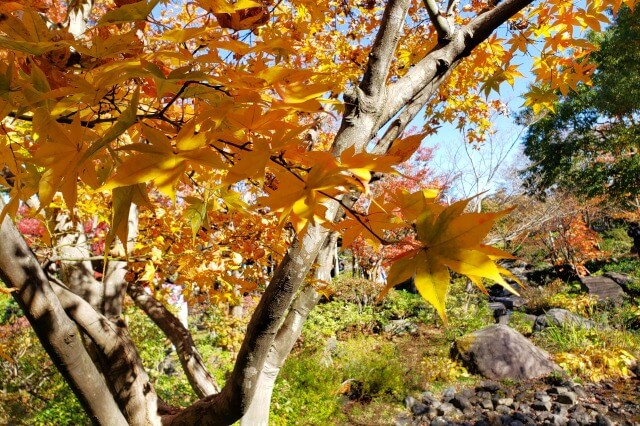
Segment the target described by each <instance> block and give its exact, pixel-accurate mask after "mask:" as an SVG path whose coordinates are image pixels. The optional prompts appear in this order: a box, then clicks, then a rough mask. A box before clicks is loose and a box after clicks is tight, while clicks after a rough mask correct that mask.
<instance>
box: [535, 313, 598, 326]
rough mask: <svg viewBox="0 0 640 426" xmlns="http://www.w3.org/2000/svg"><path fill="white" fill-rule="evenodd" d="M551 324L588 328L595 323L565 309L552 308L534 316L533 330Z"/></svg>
mask: <svg viewBox="0 0 640 426" xmlns="http://www.w3.org/2000/svg"><path fill="white" fill-rule="evenodd" d="M552 325H553V326H556V327H563V326H575V327H582V328H586V329H590V328H594V327H595V325H596V324H595V323H594V322H593V321H591V320H588V319H586V318H584V317H581V316H580V315H576V314H574V313H572V312H569V311H567V310H566V309H558V308H553V309H549V311H547V312H546V313H544V314H542V315H539V316H538V318H536V322H535V323H534V324H533V331H542V330H544V329H545V328H547V327H551V326H552Z"/></svg>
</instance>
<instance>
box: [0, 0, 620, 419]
mask: <svg viewBox="0 0 640 426" xmlns="http://www.w3.org/2000/svg"><path fill="white" fill-rule="evenodd" d="M64 6H65V5H64V4H58V3H57V2H52V3H47V2H44V4H43V3H41V2H33V3H31V2H24V3H20V2H9V3H3V4H2V5H0V8H1V9H0V13H1V15H0V18H1V19H0V32H1V33H2V35H1V36H0V48H2V51H0V55H2V58H3V61H2V62H0V111H2V117H3V120H2V134H1V135H0V137H1V139H0V141H1V142H0V158H1V159H2V161H3V163H4V164H3V173H2V185H3V186H4V187H5V188H6V190H7V191H8V192H9V194H8V195H9V197H8V199H7V202H6V206H4V207H3V209H2V215H3V220H2V222H1V223H2V226H1V228H0V278H1V279H2V281H3V282H4V283H5V284H6V286H7V287H8V289H9V291H11V292H12V294H13V296H14V298H15V299H16V301H17V302H18V304H19V305H20V307H21V309H22V310H23V311H24V313H25V316H26V317H27V319H28V320H29V322H30V324H31V326H32V327H33V329H34V330H35V332H36V334H37V335H38V338H39V340H40V341H41V343H42V345H43V346H44V347H45V349H46V350H47V352H48V353H49V355H50V357H51V359H52V361H53V363H54V364H55V366H56V367H57V368H58V370H59V371H60V372H61V373H62V375H63V377H64V378H65V380H66V381H67V382H68V383H69V385H70V387H71V389H72V390H73V391H74V393H75V394H76V396H77V397H78V400H79V401H80V403H81V404H82V406H83V408H84V409H85V410H86V411H87V413H88V415H89V416H90V418H91V419H92V421H94V422H95V423H102V424H109V425H119V424H134V425H137V424H159V423H160V422H162V423H164V424H175V425H179V424H231V423H233V422H235V421H237V420H238V419H240V418H241V417H242V418H243V422H246V423H247V424H260V423H266V421H267V415H268V411H267V412H266V413H265V407H268V401H269V400H270V396H271V389H272V387H273V381H274V379H275V376H276V375H277V373H278V371H279V368H280V366H281V365H282V363H283V362H284V359H285V358H286V356H287V354H288V353H289V351H290V350H291V347H292V345H293V343H294V342H295V339H296V337H297V336H298V335H299V333H300V327H301V324H302V322H303V320H304V318H305V317H306V315H307V313H308V312H309V310H310V309H311V308H312V307H313V305H314V304H315V302H316V301H317V293H316V291H315V288H314V287H313V283H314V282H317V281H318V280H325V281H326V280H327V279H328V278H327V277H328V270H330V269H331V266H332V265H331V262H330V261H329V259H331V258H332V257H331V256H330V254H331V253H332V250H333V247H334V246H335V241H336V239H337V236H338V234H341V235H342V236H343V237H344V235H346V234H350V235H351V237H352V238H353V237H354V236H358V235H363V237H364V238H365V239H367V240H369V241H370V242H372V243H373V244H379V245H386V244H391V243H394V241H389V240H388V232H389V231H392V230H396V231H397V230H400V229H407V230H408V232H411V230H415V239H414V241H413V242H411V243H410V244H409V246H408V247H407V249H406V250H405V251H404V253H403V256H402V257H401V258H398V259H397V260H396V262H395V263H394V264H393V266H392V267H391V271H390V277H389V282H388V287H387V289H388V288H389V287H390V286H393V285H394V284H396V283H397V282H400V281H403V280H405V279H407V278H409V277H411V276H415V281H416V286H417V288H418V290H419V291H420V292H421V294H422V295H423V296H424V297H425V298H426V299H427V300H428V301H429V302H430V303H432V304H433V305H434V306H435V308H436V310H437V311H438V313H439V314H440V315H441V317H442V318H443V319H444V320H446V316H445V314H444V313H445V311H444V304H445V298H446V293H447V288H448V285H449V281H450V275H449V270H453V271H455V272H458V273H460V274H463V275H467V276H469V277H470V278H471V279H472V280H473V281H474V282H475V283H476V284H477V285H478V286H479V287H481V288H484V287H483V282H482V279H483V278H487V279H490V280H493V281H496V282H499V283H501V284H503V285H505V286H507V284H506V282H505V281H504V279H503V275H508V272H507V271H506V270H504V269H502V268H501V267H500V266H499V265H496V263H495V261H496V260H498V259H500V258H505V257H509V255H508V254H507V253H504V252H501V251H499V250H497V249H493V248H491V247H488V246H485V245H483V244H482V240H483V238H484V236H485V235H486V233H487V231H488V230H489V229H490V227H491V225H492V224H493V222H494V221H495V220H497V219H499V218H500V217H502V216H503V215H504V214H506V212H498V213H489V214H486V215H481V214H477V213H476V214H463V212H464V210H465V208H466V206H467V204H468V203H469V200H462V201H459V202H457V203H454V204H452V205H451V206H443V205H441V204H439V203H438V202H437V200H436V198H435V194H434V193H433V192H430V191H417V192H413V193H411V192H409V191H395V192H394V193H392V194H389V195H387V194H385V195H384V196H383V197H375V196H374V195H372V191H370V190H369V183H370V181H371V177H372V173H374V172H381V173H396V172H397V171H395V170H396V169H395V167H396V166H397V165H398V164H401V163H403V162H404V161H406V160H407V159H408V158H409V157H410V156H411V154H412V153H413V152H414V151H415V150H416V149H417V148H418V147H419V145H420V141H421V136H415V135H413V136H407V137H403V132H404V130H405V129H406V127H407V126H408V124H409V123H410V122H411V121H412V120H413V119H414V118H415V117H416V116H417V115H418V114H419V113H420V112H421V111H422V110H423V109H424V110H425V111H426V114H427V115H428V117H429V120H427V124H426V127H425V133H426V134H428V133H430V132H431V133H432V132H434V131H435V130H436V129H437V127H438V122H439V121H441V120H446V121H451V122H459V121H465V122H468V121H470V120H471V121H474V122H476V123H478V125H477V132H470V133H469V134H470V135H472V136H473V137H472V139H481V138H482V131H483V129H487V128H488V127H489V126H490V123H489V120H488V116H489V115H488V114H489V111H490V108H489V107H488V105H487V103H486V102H485V98H484V97H483V96H480V94H481V93H485V94H486V93H487V92H490V91H492V90H498V89H499V87H500V85H501V83H502V82H509V83H512V82H513V79H514V77H516V76H517V75H518V74H519V72H518V70H517V65H515V63H514V62H512V61H513V60H514V59H515V58H516V57H517V54H518V52H520V53H527V51H528V46H529V43H530V42H534V43H538V44H540V51H541V56H540V61H541V62H538V63H537V65H536V66H534V68H533V70H532V71H533V72H534V73H535V74H536V76H537V78H538V79H540V80H542V81H548V82H549V83H550V86H549V88H548V91H542V90H540V89H535V90H532V91H531V92H530V93H529V94H528V95H527V103H528V104H530V105H533V108H534V110H535V111H536V112H538V109H539V107H544V106H545V105H546V104H547V103H548V102H547V100H548V98H549V94H550V93H553V91H554V90H556V89H562V88H565V87H574V88H575V84H576V83H577V82H581V81H587V80H588V78H589V70H590V68H589V67H588V66H586V65H585V64H586V63H585V61H584V60H578V59H579V58H584V57H585V56H587V55H588V54H589V52H590V51H591V50H592V49H593V46H592V45H591V44H589V43H588V42H586V41H584V40H583V35H584V30H586V29H587V28H591V29H594V30H598V29H599V27H600V23H601V22H603V21H605V20H606V19H607V18H606V16H605V14H604V10H605V9H606V8H609V7H613V8H614V12H615V11H617V10H618V9H619V8H620V6H621V3H619V2H614V3H611V4H609V3H605V2H600V1H598V2H587V3H586V4H585V5H583V6H582V7H581V6H577V5H574V4H572V3H567V2H554V1H548V2H547V1H542V2H540V3H538V4H533V2H532V0H505V1H503V2H498V3H494V2H482V1H473V2H469V3H466V2H465V3H464V4H459V2H457V1H451V2H449V3H448V4H446V5H444V4H438V3H437V2H434V1H431V0H428V1H425V2H424V4H419V3H417V2H414V3H411V2H409V1H408V0H393V1H390V2H387V3H376V2H365V3H357V4H349V3H345V2H342V1H335V2H333V1H330V2H323V3H317V2H313V1H305V0H303V1H301V2H277V3H271V2H268V1H264V2H261V3H258V2H254V1H250V0H248V1H238V2H235V3H233V2H227V1H224V0H222V1H209V0H198V1H195V2H186V3H181V4H163V5H160V2H159V1H158V0H150V1H146V0H143V1H140V2H134V3H130V2H127V1H118V2H116V4H115V7H114V6H113V5H111V4H110V3H109V4H107V3H102V2H96V3H95V4H93V3H91V2H89V3H87V2H73V3H71V4H70V5H69V7H68V8H67V9H66V10H64ZM441 8H444V10H441ZM63 10H64V12H63ZM63 17H68V19H63ZM78 20H81V21H83V22H78ZM76 24H77V25H76ZM83 24H84V25H83ZM574 25H575V26H576V28H574ZM68 27H71V31H70V30H69V28H68ZM499 28H502V29H503V31H502V33H504V36H502V35H500V36H498V35H497V34H496V30H498V29H499ZM83 30H84V32H83ZM570 46H575V49H573V50H572V54H571V55H561V54H559V53H558V52H562V51H563V50H564V49H565V48H566V47H570ZM541 63H544V66H540V64H541ZM560 70H562V71H563V72H562V74H557V73H558V71H560ZM557 75H560V76H561V78H556V77H557ZM552 77H553V78H552ZM545 90H547V89H545ZM322 96H325V97H324V98H322ZM327 114H332V115H335V116H336V117H339V120H337V121H336V123H335V126H333V127H332V126H331V123H329V124H324V123H323V122H322V120H320V118H319V117H320V116H324V115H327ZM314 132H315V133H316V136H314ZM359 196H363V197H369V203H368V204H369V206H374V207H373V208H372V207H370V208H369V210H368V211H366V212H362V211H357V210H355V209H354V208H353V204H352V203H353V202H355V199H357V198H358V197H359ZM21 202H23V203H27V204H28V205H30V207H31V208H32V209H33V211H34V217H37V218H40V220H41V221H42V223H43V224H45V225H46V226H45V229H46V231H47V232H44V233H43V237H42V238H43V242H44V243H45V244H47V248H46V249H45V248H42V249H41V250H36V251H35V252H34V251H33V250H31V249H30V247H29V246H28V245H27V243H26V241H25V239H24V238H23V237H22V235H21V234H20V232H19V231H18V229H17V228H16V226H15V223H14V222H13V220H12V219H11V218H12V217H15V214H16V212H17V210H18V209H19V207H20V205H21ZM3 204H4V203H3ZM107 204H108V205H110V206H111V214H110V215H109V216H110V217H108V223H109V230H108V232H107V233H106V235H105V236H104V241H103V244H104V249H103V250H104V254H103V255H102V256H101V258H102V263H101V264H97V265H96V264H94V263H93V262H94V261H95V260H96V259H95V256H94V255H95V253H93V252H92V251H93V250H96V248H95V247H93V246H92V241H91V240H89V239H88V237H87V234H94V235H96V234H98V233H99V232H98V230H97V228H98V227H99V226H100V223H101V222H102V221H101V220H98V219H99V218H100V214H102V215H103V216H104V215H105V214H104V213H103V211H102V210H103V209H102V208H101V206H104V205H107ZM145 215H148V216H145ZM180 216H182V218H183V219H185V220H184V222H182V223H184V226H179V225H177V224H178V223H180V222H175V221H174V219H175V218H178V217H180ZM89 218H92V219H94V220H88V219H89ZM157 219H160V224H162V223H163V222H164V224H163V226H164V225H166V228H162V229H160V232H158V231H159V230H158V226H156V225H157V224H158V222H157V221H156V220H157ZM262 219H265V220H266V221H267V222H268V223H267V224H263V223H262ZM271 220H273V222H274V223H275V225H276V228H275V229H276V230H277V232H276V233H275V234H272V233H271V231H269V229H270V228H269V227H270V225H269V224H270V223H271V222H270V221H271ZM154 222H155V223H156V225H150V226H147V225H145V223H154ZM87 223H88V224H87ZM85 224H87V225H86V226H85ZM242 224H255V225H257V226H260V229H259V231H256V232H254V233H253V234H252V233H251V232H252V231H255V227H254V226H247V227H246V229H244V230H243V231H242V232H245V231H246V234H245V235H247V236H248V239H252V238H255V239H260V240H263V241H264V243H262V244H259V245H252V244H246V245H245V244H241V243H240V240H241V239H245V238H244V237H243V238H241V239H235V238H233V237H229V235H232V236H233V235H236V233H237V232H240V235H242V232H241V231H239V228H243V225H242ZM262 225H265V226H264V227H262ZM251 228H254V229H251ZM188 236H189V237H190V238H191V244H192V246H186V245H184V242H186V241H188V240H189V238H188ZM272 236H273V238H271V237H272ZM152 241H153V243H151V242H152ZM189 247H191V249H192V250H193V252H192V253H188V252H187V250H189ZM232 247H233V248H236V247H243V250H245V251H243V253H244V254H242V253H240V252H238V251H235V249H232ZM285 248H286V250H285ZM154 249H155V250H154ZM267 249H269V251H270V253H269V255H270V256H266V257H265V254H266V251H267ZM207 251H211V252H212V254H211V256H212V257H213V259H211V260H210V261H207V262H203V263H194V262H185V263H184V264H181V263H180V260H181V257H182V256H183V255H186V256H187V257H188V256H189V255H192V256H194V258H199V256H203V255H204V253H205V252H207ZM138 254H140V255H142V256H143V257H142V258H139V257H138ZM165 257H167V258H168V259H167V262H166V263H165V262H164V258H165ZM265 259H272V261H273V264H274V265H273V266H274V270H273V273H272V274H268V275H269V283H268V285H265V283H264V282H259V280H260V279H262V278H261V276H260V274H259V272H258V271H259V268H256V269H255V271H256V273H255V275H253V277H250V275H252V274H249V273H248V272H247V277H246V278H250V280H252V281H250V280H249V279H247V280H243V278H242V276H238V274H234V273H233V271H234V270H237V269H238V268H239V267H240V266H252V265H259V263H260V261H261V260H262V261H264V262H265V263H266V264H269V263H270V262H271V261H268V260H265ZM276 265H277V266H276ZM100 269H101V272H100ZM167 280H170V281H172V282H173V283H174V284H178V285H180V286H181V287H183V289H184V292H185V293H186V294H187V295H189V296H192V295H197V294H198V291H199V290H201V289H205V290H207V293H206V294H207V295H208V297H211V298H213V299H214V300H215V298H216V297H223V296H224V297H229V296H227V294H230V295H232V296H235V295H236V291H237V290H238V288H241V287H242V285H244V284H245V283H243V282H242V281H245V282H246V283H250V284H253V285H256V286H258V285H261V286H262V287H263V288H265V289H264V292H263V294H262V296H261V299H260V302H259V304H258V306H257V307H256V309H255V311H254V313H253V315H252V317H251V320H250V322H249V325H248V327H247V332H246V336H245V338H244V340H243V343H242V346H241V348H240V350H239V352H238V354H237V357H236V362H235V366H234V369H233V371H232V372H231V374H230V376H229V378H228V380H227V381H226V383H225V384H224V386H222V387H221V388H220V391H219V392H218V389H219V388H218V385H217V384H216V383H214V382H212V380H211V378H210V376H209V375H208V373H207V371H206V369H203V368H201V367H202V365H201V360H199V357H198V354H197V352H196V351H195V350H194V348H193V341H192V340H191V339H190V336H189V333H188V331H187V330H186V329H185V328H184V326H182V325H181V324H180V322H179V321H178V320H177V319H176V318H175V317H174V316H173V315H172V314H171V313H170V311H169V310H168V309H166V308H165V307H164V305H163V304H161V303H155V302H157V299H155V298H150V297H146V296H145V294H146V291H144V287H145V286H146V287H148V288H150V289H151V290H152V291H153V290H154V289H155V288H162V284H163V283H164V282H165V281H167ZM225 282H226V283H228V284H229V283H230V284H229V285H226V284H225ZM157 284H160V285H157ZM127 294H128V295H129V297H131V298H132V299H133V300H134V301H135V302H136V304H137V305H138V306H139V307H141V309H143V310H144V312H145V313H147V314H148V315H149V317H150V318H151V319H153V321H154V322H155V323H156V324H157V325H158V326H159V327H160V328H162V330H163V331H164V332H165V333H166V334H167V335H168V337H169V338H171V340H172V342H173V343H174V345H175V347H176V349H177V350H178V351H179V352H180V354H181V357H182V361H183V362H182V364H183V367H184V368H185V373H186V374H187V375H189V376H190V382H191V384H192V385H193V387H194V391H195V393H196V394H197V395H198V396H200V397H201V399H199V400H198V401H196V402H194V403H193V404H192V405H190V406H189V407H187V408H184V409H178V408H176V407H168V406H167V405H166V404H164V403H163V402H162V401H160V400H159V399H158V398H157V395H156V393H155V390H154V387H153V386H152V384H151V382H150V380H149V377H148V375H147V373H146V371H145V370H144V367H143V365H142V363H141V360H140V356H139V354H138V351H137V349H136V346H135V344H134V343H133V340H132V339H131V337H130V336H129V333H128V326H127V324H126V322H125V321H123V319H122V307H123V303H124V300H125V297H126V295H127ZM196 297H197V296H196Z"/></svg>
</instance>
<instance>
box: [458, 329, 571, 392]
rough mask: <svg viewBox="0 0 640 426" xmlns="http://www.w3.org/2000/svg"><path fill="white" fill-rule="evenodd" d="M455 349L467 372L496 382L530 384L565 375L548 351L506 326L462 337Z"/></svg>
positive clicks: (482, 330)
mask: <svg viewBox="0 0 640 426" xmlns="http://www.w3.org/2000/svg"><path fill="white" fill-rule="evenodd" d="M455 349H456V351H457V353H458V355H459V358H460V359H461V361H462V362H463V363H464V364H465V366H466V367H467V369H469V370H470V371H477V372H478V373H480V374H482V375H483V376H485V377H487V378H489V379H493V380H502V379H510V380H517V381H520V380H529V379H534V378H537V377H541V376H546V375H548V374H550V373H552V372H560V371H561V369H560V367H558V365H557V364H555V363H554V362H553V361H551V360H550V357H549V354H548V353H547V352H546V351H544V350H542V349H540V348H538V347H536V346H535V345H533V343H531V342H530V341H529V340H528V339H527V338H526V337H524V336H523V335H522V334H520V333H518V332H517V331H516V330H514V329H512V328H511V327H509V326H507V325H503V324H497V325H491V326H488V327H485V328H483V329H481V330H478V331H475V332H473V333H471V334H468V335H466V336H463V337H461V338H460V339H458V340H457V341H456V343H455Z"/></svg>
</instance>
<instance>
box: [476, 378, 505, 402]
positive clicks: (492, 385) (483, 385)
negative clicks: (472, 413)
mask: <svg viewBox="0 0 640 426" xmlns="http://www.w3.org/2000/svg"><path fill="white" fill-rule="evenodd" d="M500 389H501V387H500V383H498V382H494V381H491V380H483V381H482V382H480V384H479V385H478V386H476V391H477V392H497V391H499V390H500ZM482 397H483V398H491V395H489V396H486V395H482Z"/></svg>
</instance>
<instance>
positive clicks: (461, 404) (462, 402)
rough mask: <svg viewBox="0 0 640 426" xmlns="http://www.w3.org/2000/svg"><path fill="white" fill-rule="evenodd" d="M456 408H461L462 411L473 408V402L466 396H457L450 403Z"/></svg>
mask: <svg viewBox="0 0 640 426" xmlns="http://www.w3.org/2000/svg"><path fill="white" fill-rule="evenodd" d="M450 402H451V403H452V404H453V406H454V407H456V408H459V409H460V410H463V411H464V409H466V408H471V402H469V400H468V399H467V398H466V397H465V396H464V395H456V396H454V397H453V399H451V401H450Z"/></svg>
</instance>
